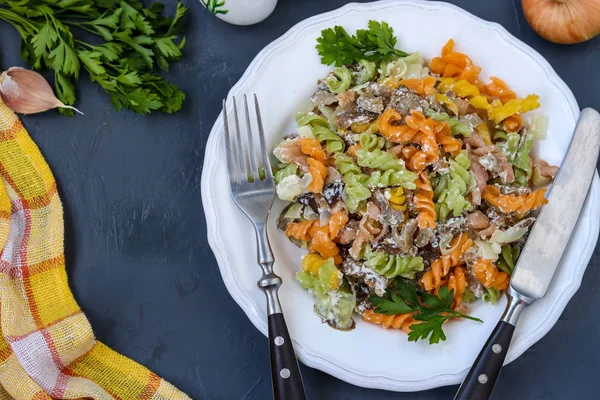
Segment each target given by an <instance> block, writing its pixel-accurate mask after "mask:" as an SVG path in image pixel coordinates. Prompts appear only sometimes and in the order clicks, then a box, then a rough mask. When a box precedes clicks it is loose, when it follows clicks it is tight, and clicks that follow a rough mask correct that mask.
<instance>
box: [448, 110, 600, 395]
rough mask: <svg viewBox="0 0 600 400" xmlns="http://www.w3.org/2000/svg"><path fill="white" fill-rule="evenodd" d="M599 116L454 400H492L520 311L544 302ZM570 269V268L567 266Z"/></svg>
mask: <svg viewBox="0 0 600 400" xmlns="http://www.w3.org/2000/svg"><path fill="white" fill-rule="evenodd" d="M599 149H600V114H598V112H597V111H596V110H593V109H591V108H586V109H584V110H583V111H582V112H581V115H580V117H579V121H578V123H577V127H576V128H575V134H574V135H573V139H572V140H571V144H570V146H569V149H568V151H567V155H566V157H565V159H564V160H563V163H562V165H561V167H560V169H559V171H558V174H557V176H556V179H555V180H554V184H553V185H552V187H551V188H550V191H549V197H548V200H549V202H548V204H547V205H545V206H544V207H542V209H541V210H540V212H539V214H538V217H537V220H536V222H535V224H534V225H533V228H532V229H531V233H530V235H529V239H528V240H527V242H526V243H525V246H524V247H523V251H522V252H521V256H520V257H519V261H518V263H517V265H516V267H515V270H514V273H513V276H512V278H511V280H510V288H509V289H508V291H507V293H506V296H507V298H508V304H507V306H506V310H505V311H504V314H503V315H502V318H501V319H500V322H498V325H496V328H495V329H494V331H493V332H492V334H491V335H490V337H489V338H488V340H487V342H486V343H485V345H484V346H483V349H482V350H481V352H480V353H479V356H477V359H476V360H475V363H474V364H473V366H472V367H471V370H470V371H469V373H468V375H467V377H466V378H465V380H464V381H463V383H462V385H461V386H460V388H459V389H458V393H457V394H456V397H454V399H455V400H484V399H489V398H490V396H491V395H492V391H493V390H494V385H495V384H496V380H497V379H498V375H499V374H500V370H501V369H502V364H503V363H504V359H505V358H506V353H508V347H509V345H510V341H511V339H512V336H513V332H514V331H515V326H516V324H517V320H518V319H519V315H520V314H521V312H522V311H523V310H524V309H525V308H526V307H527V306H529V305H531V304H532V303H533V302H534V301H535V300H537V299H540V298H542V297H544V295H545V294H546V291H547V290H548V286H550V282H551V281H552V277H553V276H554V272H555V271H556V268H557V267H558V265H559V264H560V260H561V258H562V255H563V253H564V251H565V249H566V247H567V245H568V243H569V237H570V236H571V233H572V232H573V229H574V228H575V225H576V224H577V219H578V218H579V214H580V213H581V209H582V208H583V204H584V202H585V199H586V197H587V193H588V191H589V188H590V184H591V182H592V179H593V177H594V172H595V170H596V162H597V160H598V151H599ZM565 267H566V266H565Z"/></svg>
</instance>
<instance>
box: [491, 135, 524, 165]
mask: <svg viewBox="0 0 600 400" xmlns="http://www.w3.org/2000/svg"><path fill="white" fill-rule="evenodd" d="M494 139H495V140H496V143H495V144H496V147H498V148H499V149H500V151H502V153H504V155H505V156H506V160H507V161H508V162H509V163H512V162H514V161H515V156H516V155H517V150H518V149H519V142H520V141H521V135H519V134H518V133H516V132H515V133H506V132H504V131H498V132H496V133H495V134H494Z"/></svg>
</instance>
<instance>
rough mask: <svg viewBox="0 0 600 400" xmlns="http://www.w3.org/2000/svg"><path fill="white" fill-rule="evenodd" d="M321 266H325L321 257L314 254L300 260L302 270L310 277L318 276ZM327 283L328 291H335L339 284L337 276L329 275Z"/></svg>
mask: <svg viewBox="0 0 600 400" xmlns="http://www.w3.org/2000/svg"><path fill="white" fill-rule="evenodd" d="M323 264H325V260H324V259H323V257H321V256H320V255H318V254H315V253H309V254H307V255H305V256H304V257H303V258H302V270H303V271H306V272H310V274H311V275H312V276H319V270H320V269H321V267H322V266H323ZM328 283H329V290H334V289H337V288H338V287H339V286H340V283H341V281H340V276H339V274H331V277H330V278H329V282H328Z"/></svg>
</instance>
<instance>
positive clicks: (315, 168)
mask: <svg viewBox="0 0 600 400" xmlns="http://www.w3.org/2000/svg"><path fill="white" fill-rule="evenodd" d="M306 161H307V162H308V172H309V173H310V175H311V176H312V182H310V184H309V185H308V186H307V187H306V189H307V190H308V191H309V192H312V193H320V192H321V191H322V190H323V184H324V183H325V177H326V176H327V167H326V166H325V164H323V162H321V161H319V160H317V159H316V158H312V157H308V159H307V160H306Z"/></svg>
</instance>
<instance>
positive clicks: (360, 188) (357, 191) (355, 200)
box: [342, 174, 371, 212]
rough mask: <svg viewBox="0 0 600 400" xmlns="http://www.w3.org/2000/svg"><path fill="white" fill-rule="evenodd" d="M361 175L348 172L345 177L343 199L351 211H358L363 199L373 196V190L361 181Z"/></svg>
mask: <svg viewBox="0 0 600 400" xmlns="http://www.w3.org/2000/svg"><path fill="white" fill-rule="evenodd" d="M360 176H361V175H354V174H348V177H345V178H344V183H345V185H344V191H343V192H342V199H343V200H344V201H345V202H346V206H348V210H350V212H356V211H357V210H358V209H359V208H360V205H361V204H362V202H363V201H365V200H367V199H368V198H370V197H371V191H370V190H369V189H368V188H367V187H366V186H365V185H364V184H362V183H361V182H360V181H359V179H358V178H359V177H360Z"/></svg>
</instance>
